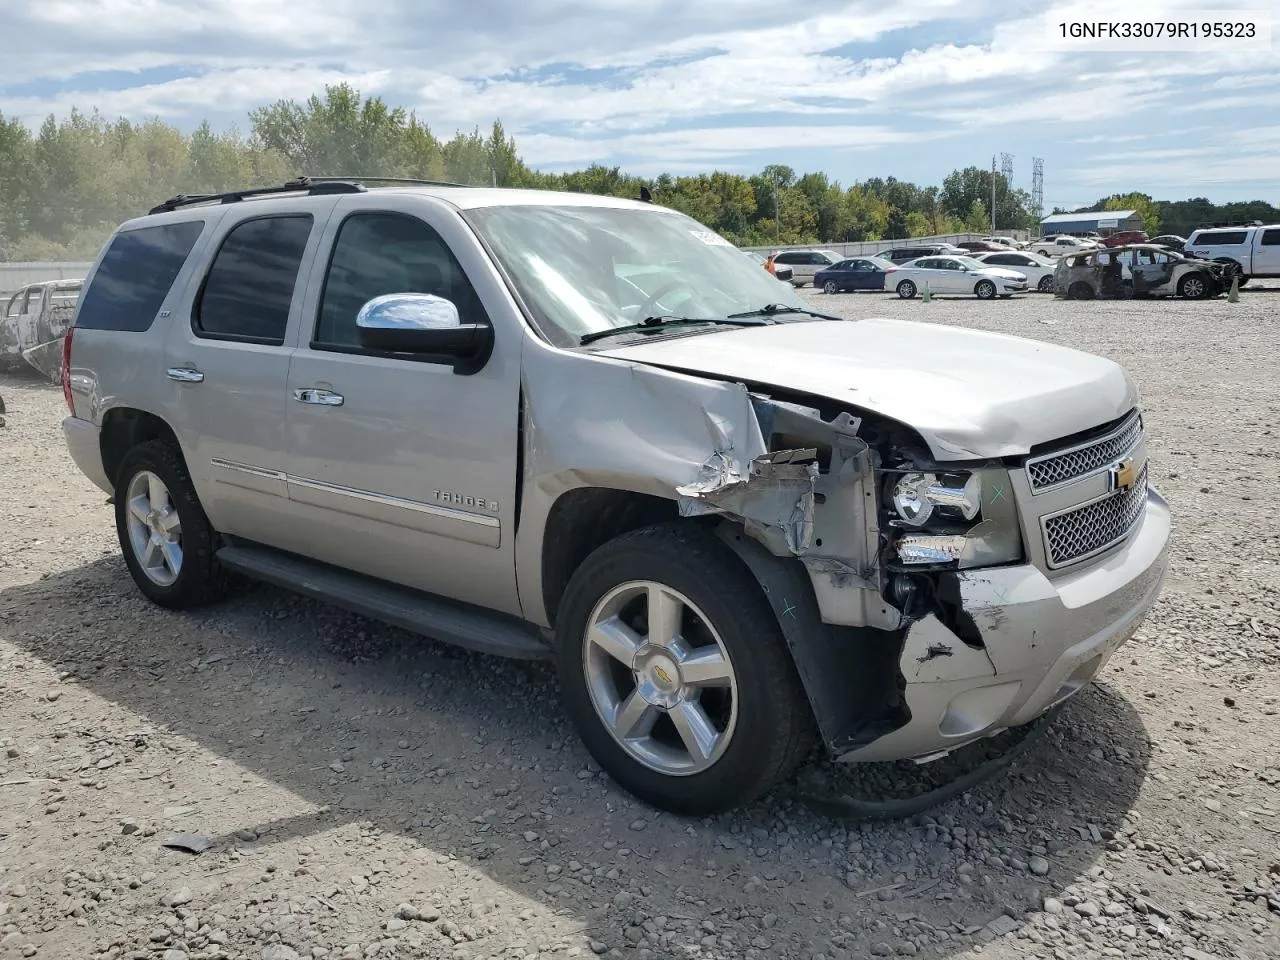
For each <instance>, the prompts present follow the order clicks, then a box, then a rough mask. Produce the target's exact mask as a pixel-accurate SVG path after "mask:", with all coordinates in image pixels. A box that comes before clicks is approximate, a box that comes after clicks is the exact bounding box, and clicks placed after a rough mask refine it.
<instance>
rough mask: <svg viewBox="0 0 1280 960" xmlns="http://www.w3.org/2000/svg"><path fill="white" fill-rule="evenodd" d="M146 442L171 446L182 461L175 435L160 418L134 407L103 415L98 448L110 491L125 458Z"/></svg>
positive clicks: (119, 408) (113, 409) (114, 409)
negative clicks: (162, 442)
mask: <svg viewBox="0 0 1280 960" xmlns="http://www.w3.org/2000/svg"><path fill="white" fill-rule="evenodd" d="M149 440H163V441H166V442H168V443H171V444H172V445H173V447H174V449H175V450H176V451H177V452H178V455H179V456H180V457H182V458H183V462H184V463H185V462H186V457H185V456H184V455H183V452H182V445H181V444H180V443H179V442H178V435H177V434H176V433H175V432H174V430H173V427H171V426H170V425H169V424H168V422H167V421H166V420H165V419H164V418H163V417H159V416H157V415H156V414H154V413H151V412H149V411H147V410H140V409H138V408H136V407H112V408H111V409H110V410H107V411H106V413H104V414H103V417H102V426H101V427H100V429H99V434H98V447H99V451H100V452H101V455H102V470H103V473H104V474H106V477H107V482H108V483H110V484H111V486H112V489H113V490H114V488H115V483H116V474H117V473H119V471H120V464H121V463H123V462H124V458H125V456H126V455H127V454H128V453H129V451H130V450H132V449H133V448H134V447H136V446H138V445H139V444H141V443H146V442H147V441H149Z"/></svg>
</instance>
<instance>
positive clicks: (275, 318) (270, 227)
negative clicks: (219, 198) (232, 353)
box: [191, 214, 312, 346]
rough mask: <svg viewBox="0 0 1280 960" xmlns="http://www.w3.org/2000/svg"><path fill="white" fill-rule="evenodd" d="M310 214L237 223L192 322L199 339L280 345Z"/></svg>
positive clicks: (215, 261) (308, 232)
mask: <svg viewBox="0 0 1280 960" xmlns="http://www.w3.org/2000/svg"><path fill="white" fill-rule="evenodd" d="M311 222H312V221H311V217H310V216H309V215H301V214H296V215H290V216H282V217H260V218H258V219H256V220H246V221H244V222H243V223H239V224H236V226H235V227H233V228H232V229H231V232H230V233H228V234H227V235H226V237H225V238H224V239H223V241H222V246H221V247H219V248H218V254H217V256H216V257H214V258H213V264H212V266H210V267H209V274H208V276H206V277H205V281H204V286H203V288H202V289H201V291H200V297H199V299H198V300H197V301H196V307H195V313H194V315H193V316H192V318H191V322H192V326H193V327H194V328H195V331H196V335H197V336H202V337H209V338H211V339H215V340H244V341H247V342H249V343H265V344H271V345H274V346H279V345H281V344H283V343H284V333H285V327H287V326H288V324H289V306H290V304H292V303H293V288H294V284H295V283H296V282H297V279H298V269H299V268H300V267H301V266H302V254H303V251H304V250H306V247H307V238H308V237H309V236H310V235H311Z"/></svg>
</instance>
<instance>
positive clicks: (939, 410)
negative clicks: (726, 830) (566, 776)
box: [63, 181, 1169, 813]
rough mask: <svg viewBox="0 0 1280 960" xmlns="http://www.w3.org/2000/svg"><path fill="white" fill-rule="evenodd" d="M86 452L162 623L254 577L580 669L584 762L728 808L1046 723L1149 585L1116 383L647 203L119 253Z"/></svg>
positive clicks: (460, 215) (268, 195)
mask: <svg viewBox="0 0 1280 960" xmlns="http://www.w3.org/2000/svg"><path fill="white" fill-rule="evenodd" d="M64 356H65V358H66V362H65V363H64V364H63V368H64V371H65V372H64V388H65V391H66V399H67V403H68V405H69V406H70V410H71V415H70V416H69V417H67V418H66V420H65V421H64V424H63V426H64V430H65V434H66V441H67V444H68V446H69V448H70V451H71V455H72V456H73V457H74V459H75V461H76V463H77V464H78V465H79V467H80V469H81V470H83V471H84V473H85V474H86V475H87V476H88V477H89V478H90V479H91V480H92V481H93V482H94V483H96V484H97V485H98V486H100V487H101V488H102V489H103V490H105V491H107V492H109V493H110V494H111V495H112V496H113V497H114V503H115V511H116V526H117V531H118V534H119V538H120V543H121V547H122V550H123V553H124V558H125V562H126V564H127V565H128V569H129V571H130V573H131V574H132V576H133V579H134V580H135V581H136V583H137V585H138V588H139V589H140V590H141V592H142V593H143V594H145V595H146V596H147V597H149V598H150V599H151V600H153V601H155V602H156V603H158V604H161V605H163V606H166V607H171V608H186V607H192V606H195V605H198V604H203V603H207V602H210V601H213V600H215V599H216V598H219V597H221V596H223V594H224V593H225V592H226V591H227V589H228V586H229V584H230V583H231V581H230V580H229V578H228V574H229V573H231V572H236V573H239V574H244V575H248V576H249V577H255V578H260V579H262V580H266V581H269V582H271V583H274V584H278V585H280V586H283V587H286V588H289V589H292V590H296V591H299V592H301V593H303V594H307V595H310V596H313V597H316V598H319V599H322V600H324V601H328V602H331V603H335V604H339V605H342V606H345V607H348V608H350V609H352V610H356V611H360V612H362V613H365V614H368V615H370V616H373V617H377V618H382V619H383V620H386V621H388V622H390V623H393V624H397V625H399V626H401V627H405V628H408V629H409V630H413V631H417V632H419V633H422V634H426V635H430V636H433V637H436V638H439V639H442V640H445V641H448V642H452V643H456V644H460V645H462V646H465V647H469V648H472V649H475V650H481V651H486V652H489V653H494V654H503V655H508V656H513V657H526V658H542V659H548V660H553V661H555V663H556V664H557V665H558V671H559V676H560V682H561V687H562V690H563V697H564V702H565V706H566V709H567V712H568V714H569V715H570V717H571V718H572V721H573V723H574V725H575V727H576V729H577V731H578V732H579V734H580V735H581V737H582V739H583V741H584V742H585V743H586V745H587V747H588V749H589V750H590V752H591V753H592V755H593V756H594V757H595V758H596V760H597V761H598V762H599V763H600V765H601V766H602V767H603V768H604V769H605V770H607V771H608V772H609V773H610V774H611V775H612V776H613V777H614V778H615V779H616V780H617V781H618V782H619V783H621V784H623V785H624V786H625V787H626V788H627V789H629V790H631V791H633V792H634V793H635V794H637V795H638V796H640V797H642V798H643V799H645V800H646V801H648V802H650V803H652V804H654V805H657V806H659V807H662V808H665V809H668V810H672V811H678V812H684V813H708V812H712V811H719V810H724V809H727V808H729V807H731V806H734V805H736V804H739V803H741V802H744V801H746V800H748V799H750V798H752V797H756V796H758V795H760V794H761V793H763V792H764V791H766V790H768V789H769V788H770V787H771V786H772V785H774V784H776V783H778V782H779V781H780V780H782V779H784V778H786V777H787V776H788V775H789V774H791V773H792V772H793V771H794V770H795V769H796V768H797V767H798V765H800V764H801V763H803V762H804V761H805V760H806V758H808V757H809V756H810V755H811V751H812V748H813V747H814V746H815V745H821V746H822V747H824V748H825V749H826V750H827V751H829V752H830V753H832V754H834V755H836V756H838V757H840V758H843V759H847V760H853V761H860V760H886V759H899V758H918V759H919V758H928V757H933V756H937V755H940V754H942V753H945V752H947V751H950V750H952V749H954V748H956V747H959V746H962V745H964V744H967V743H970V742H972V741H975V740H978V739H980V738H983V737H986V736H989V735H992V734H994V733H997V732H999V731H1001V730H1004V729H1006V728H1008V727H1012V726H1016V725H1020V724H1025V723H1027V722H1028V721H1030V720H1032V719H1033V718H1035V717H1037V716H1039V715H1040V714H1042V713H1043V712H1044V711H1046V710H1047V709H1049V708H1050V707H1052V706H1054V705H1055V704H1058V703H1060V702H1061V701H1063V700H1065V699H1066V698H1068V697H1070V696H1071V695H1072V694H1074V693H1075V692H1076V691H1078V690H1079V689H1080V688H1081V687H1082V686H1084V685H1086V684H1087V683H1088V682H1089V681H1090V679H1091V678H1093V677H1094V676H1095V675H1096V674H1097V673H1098V671H1099V670H1100V669H1101V668H1102V666H1103V664H1104V663H1105V662H1106V661H1107V659H1108V658H1109V657H1110V656H1111V655H1112V654H1113V653H1114V652H1115V651H1116V649H1117V648H1118V647H1119V646H1120V645H1121V644H1122V643H1123V642H1124V641H1125V640H1126V639H1127V638H1128V637H1129V636H1130V635H1131V634H1132V633H1133V631H1134V630H1135V628H1136V627H1137V625H1138V623H1139V622H1140V621H1141V620H1142V618H1143V617H1144V615H1145V614H1146V612H1147V610H1148V608H1149V607H1150V606H1151V604H1152V602H1153V601H1154V599H1155V597H1156V595H1157V593H1158V591H1159V589H1160V584H1161V582H1162V579H1163V575H1164V571H1165V566H1166V559H1165V554H1166V544H1167V541H1168V537H1169V512H1168V509H1167V507H1166V505H1165V502H1164V501H1163V500H1162V499H1161V498H1160V497H1159V495H1158V494H1156V493H1155V492H1154V491H1153V490H1152V489H1150V487H1149V486H1148V484H1147V445H1146V439H1145V434H1144V428H1143V421H1142V414H1141V412H1140V410H1139V407H1138V396H1137V391H1136V390H1135V388H1134V385H1133V384H1132V383H1131V382H1130V380H1129V379H1128V377H1127V376H1126V375H1125V373H1124V371H1123V370H1122V369H1121V368H1120V367H1118V366H1117V365H1116V364H1114V363H1112V362H1111V361H1109V360H1105V359H1101V358H1099V357H1095V356H1091V355H1089V354H1085V353H1078V352H1076V351H1074V350H1068V349H1064V348H1061V347H1055V346H1052V345H1050V344H1047V343H1039V342H1031V341H1025V340H1021V339H1015V338H1010V337H1003V336H996V335H993V334H989V333H980V332H977V331H971V330H965V329H962V328H957V327H947V326H935V325H932V324H921V323H909V322H901V321H892V320H881V319H866V320H860V321H847V320H839V319H836V318H832V317H827V316H824V315H822V314H817V313H814V312H811V311H810V310H809V309H808V308H807V307H806V305H805V302H804V301H803V300H802V299H800V297H799V295H798V294H796V293H794V292H793V291H791V290H788V289H787V288H786V287H784V286H781V285H780V284H778V282H777V281H776V280H774V279H773V278H772V277H770V276H769V275H768V274H766V273H765V272H764V271H762V270H761V269H760V268H759V267H758V266H757V265H756V264H754V263H752V262H751V261H750V260H749V259H748V258H746V257H744V256H742V254H741V253H740V252H739V251H738V250H737V249H735V248H734V247H733V246H731V245H730V244H729V243H728V242H727V241H725V240H724V239H723V238H721V237H720V236H719V235H717V234H715V233H714V232H711V231H709V230H707V229H706V228H705V227H703V226H702V225H700V224H699V223H697V222H696V221H694V220H692V219H689V218H688V217H686V216H684V215H682V214H680V213H676V212H674V211H672V210H668V209H664V208H662V207H658V206H654V205H652V204H649V203H644V202H639V201H629V200H619V199H612V198H608V197H598V196H589V195H585V194H564V193H552V192H536V191H530V192H523V191H513V190H500V189H486V188H466V187H457V186H431V185H423V184H418V185H399V186H385V187H377V188H368V187H366V185H364V184H362V183H359V182H354V181H341V182H325V181H300V182H293V183H290V184H286V185H284V186H281V187H278V188H273V189H267V190H262V191H252V192H246V193H243V194H235V195H228V196H220V197H207V198H175V199H174V200H172V201H169V202H167V203H165V204H162V205H161V206H160V207H158V208H156V210H154V211H153V212H152V213H151V214H150V215H148V216H144V217H140V218H138V219H135V220H131V221H129V222H128V223H125V224H124V225H123V226H121V227H120V228H119V230H118V231H117V232H116V233H115V235H114V236H113V238H112V239H111V240H110V242H109V243H108V244H107V246H106V248H105V250H104V252H103V253H102V254H101V255H100V257H99V259H98V261H97V263H96V264H95V265H94V267H93V269H92V271H91V272H90V274H89V276H88V278H87V280H86V286H85V292H84V295H83V297H82V298H81V300H80V303H79V307H78V311H77V315H76V321H75V325H74V326H73V328H72V329H71V330H70V331H69V332H68V334H67V337H66V340H65V342H64Z"/></svg>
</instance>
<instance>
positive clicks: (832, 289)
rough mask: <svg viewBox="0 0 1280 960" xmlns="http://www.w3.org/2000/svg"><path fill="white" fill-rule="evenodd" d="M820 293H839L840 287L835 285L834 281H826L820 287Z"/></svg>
mask: <svg viewBox="0 0 1280 960" xmlns="http://www.w3.org/2000/svg"><path fill="white" fill-rule="evenodd" d="M822 292H823V293H839V292H840V287H839V286H838V285H837V284H836V282H835V281H834V280H828V281H827V282H826V283H824V284H823V285H822Z"/></svg>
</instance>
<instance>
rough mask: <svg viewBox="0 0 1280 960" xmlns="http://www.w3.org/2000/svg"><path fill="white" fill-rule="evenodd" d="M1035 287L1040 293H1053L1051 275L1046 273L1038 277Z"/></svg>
mask: <svg viewBox="0 0 1280 960" xmlns="http://www.w3.org/2000/svg"><path fill="white" fill-rule="evenodd" d="M1036 289H1037V290H1039V291H1040V292H1041V293H1053V276H1052V275H1049V274H1046V275H1045V276H1043V277H1041V278H1040V282H1039V283H1038V284H1036Z"/></svg>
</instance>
